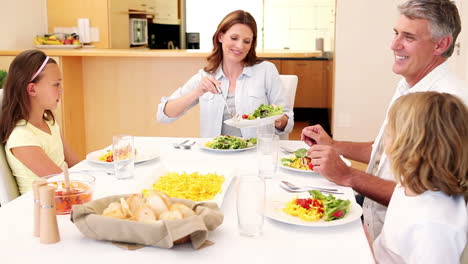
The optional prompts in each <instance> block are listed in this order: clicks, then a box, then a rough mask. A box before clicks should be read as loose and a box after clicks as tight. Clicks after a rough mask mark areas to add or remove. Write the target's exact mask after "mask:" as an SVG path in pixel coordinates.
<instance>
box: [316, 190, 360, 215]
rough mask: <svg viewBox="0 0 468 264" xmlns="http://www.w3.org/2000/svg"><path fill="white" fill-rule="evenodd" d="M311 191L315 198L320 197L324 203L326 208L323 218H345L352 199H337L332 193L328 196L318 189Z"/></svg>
mask: <svg viewBox="0 0 468 264" xmlns="http://www.w3.org/2000/svg"><path fill="white" fill-rule="evenodd" d="M309 193H310V195H311V196H312V197H313V198H315V199H318V200H320V201H321V202H322V203H323V206H324V208H325V211H324V213H323V220H325V221H332V220H336V219H341V218H343V217H344V216H345V215H346V213H347V212H348V210H349V207H350V205H351V201H349V200H342V199H336V198H335V196H333V195H332V194H329V195H328V196H326V195H324V194H323V193H322V192H320V191H317V190H311V191H309Z"/></svg>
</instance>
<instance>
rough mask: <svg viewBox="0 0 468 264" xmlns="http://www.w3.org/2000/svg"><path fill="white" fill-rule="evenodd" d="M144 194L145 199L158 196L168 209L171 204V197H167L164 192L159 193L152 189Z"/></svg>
mask: <svg viewBox="0 0 468 264" xmlns="http://www.w3.org/2000/svg"><path fill="white" fill-rule="evenodd" d="M145 194H146V197H147V198H148V197H152V196H155V195H157V196H160V197H161V198H162V199H163V200H164V201H165V202H166V204H167V206H168V207H169V206H171V204H172V199H171V197H169V195H167V194H166V193H165V192H161V191H158V190H154V189H152V190H146V193H145Z"/></svg>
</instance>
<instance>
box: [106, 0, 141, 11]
mask: <svg viewBox="0 0 468 264" xmlns="http://www.w3.org/2000/svg"><path fill="white" fill-rule="evenodd" d="M118 1H119V0H117V1H115V0H114V1H110V2H118ZM123 2H127V1H123ZM127 3H128V4H127V6H128V9H132V10H138V11H146V7H147V0H129V1H128V2H127Z"/></svg>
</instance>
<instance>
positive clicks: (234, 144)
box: [205, 136, 257, 149]
mask: <svg viewBox="0 0 468 264" xmlns="http://www.w3.org/2000/svg"><path fill="white" fill-rule="evenodd" d="M255 144H257V139H256V138H250V139H246V138H240V137H234V136H218V137H215V138H214V139H213V140H211V141H208V142H206V144H205V146H207V147H209V148H212V149H244V148H248V147H252V146H253V145H255Z"/></svg>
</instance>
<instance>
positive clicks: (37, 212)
mask: <svg viewBox="0 0 468 264" xmlns="http://www.w3.org/2000/svg"><path fill="white" fill-rule="evenodd" d="M46 184H47V180H46V179H44V178H39V179H36V180H34V181H33V183H32V186H33V196H34V236H37V237H39V234H40V232H39V229H40V221H41V220H40V219H41V218H40V213H41V205H40V201H39V187H41V186H44V185H46Z"/></svg>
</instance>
